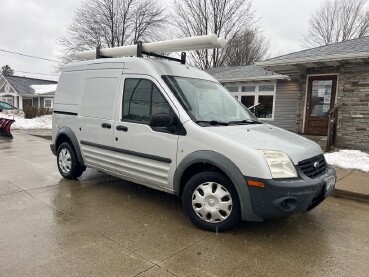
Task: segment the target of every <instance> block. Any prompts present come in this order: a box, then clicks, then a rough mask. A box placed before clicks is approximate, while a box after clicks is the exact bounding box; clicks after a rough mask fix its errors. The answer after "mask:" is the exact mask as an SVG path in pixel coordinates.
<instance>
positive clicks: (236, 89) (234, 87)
mask: <svg viewBox="0 0 369 277" xmlns="http://www.w3.org/2000/svg"><path fill="white" fill-rule="evenodd" d="M226 89H228V90H229V91H230V92H238V86H232V87H226Z"/></svg>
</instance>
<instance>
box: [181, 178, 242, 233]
mask: <svg viewBox="0 0 369 277" xmlns="http://www.w3.org/2000/svg"><path fill="white" fill-rule="evenodd" d="M182 205H183V209H184V211H185V213H186V215H187V217H188V218H189V219H190V220H191V222H192V223H193V224H194V225H195V226H197V227H198V228H201V229H204V230H207V231H212V232H223V231H226V230H229V229H231V228H233V227H234V226H235V225H236V224H237V223H238V222H239V221H240V218H241V217H240V202H239V198H238V194H237V191H236V189H235V188H234V186H233V184H232V183H231V182H230V180H229V179H228V178H227V177H226V176H224V175H223V174H221V173H218V172H214V171H205V172H200V173H198V174H196V175H194V176H192V177H191V178H190V179H189V180H188V182H187V184H186V186H185V188H184V190H183V194H182Z"/></svg>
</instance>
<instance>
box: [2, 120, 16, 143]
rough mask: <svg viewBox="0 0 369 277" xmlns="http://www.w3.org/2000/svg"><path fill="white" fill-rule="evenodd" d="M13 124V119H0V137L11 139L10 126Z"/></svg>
mask: <svg viewBox="0 0 369 277" xmlns="http://www.w3.org/2000/svg"><path fill="white" fill-rule="evenodd" d="M14 122H15V120H14V119H6V118H0V136H4V137H11V138H12V137H13V135H12V134H11V133H10V126H11V125H12V124H13V123H14Z"/></svg>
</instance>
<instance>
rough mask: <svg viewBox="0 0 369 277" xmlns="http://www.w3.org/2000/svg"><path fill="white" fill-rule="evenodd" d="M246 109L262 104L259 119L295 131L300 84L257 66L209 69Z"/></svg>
mask: <svg viewBox="0 0 369 277" xmlns="http://www.w3.org/2000/svg"><path fill="white" fill-rule="evenodd" d="M206 71H207V72H208V73H209V74H210V75H212V76H213V77H214V78H216V79H217V80H218V81H219V82H221V83H222V84H223V85H224V86H225V87H226V88H227V89H228V90H229V91H230V92H232V94H233V95H235V96H236V98H237V99H238V100H239V101H241V102H242V103H243V104H244V105H245V106H246V107H248V108H250V107H252V106H255V105H257V104H261V109H260V110H258V113H257V114H258V117H259V119H260V120H262V121H264V122H267V123H270V124H272V125H275V126H277V127H281V128H284V129H287V130H289V131H293V132H295V131H296V112H297V103H298V91H299V82H298V81H292V80H290V78H289V77H288V76H286V75H282V74H278V73H275V72H272V71H267V70H264V69H263V68H261V67H258V66H256V65H248V66H235V67H217V68H211V69H207V70H206Z"/></svg>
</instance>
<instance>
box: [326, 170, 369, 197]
mask: <svg viewBox="0 0 369 277" xmlns="http://www.w3.org/2000/svg"><path fill="white" fill-rule="evenodd" d="M336 172H337V183H336V189H335V190H334V192H333V196H335V197H339V198H346V199H352V200H357V201H364V202H368V203H369V173H365V172H361V171H355V170H343V169H339V168H336Z"/></svg>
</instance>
